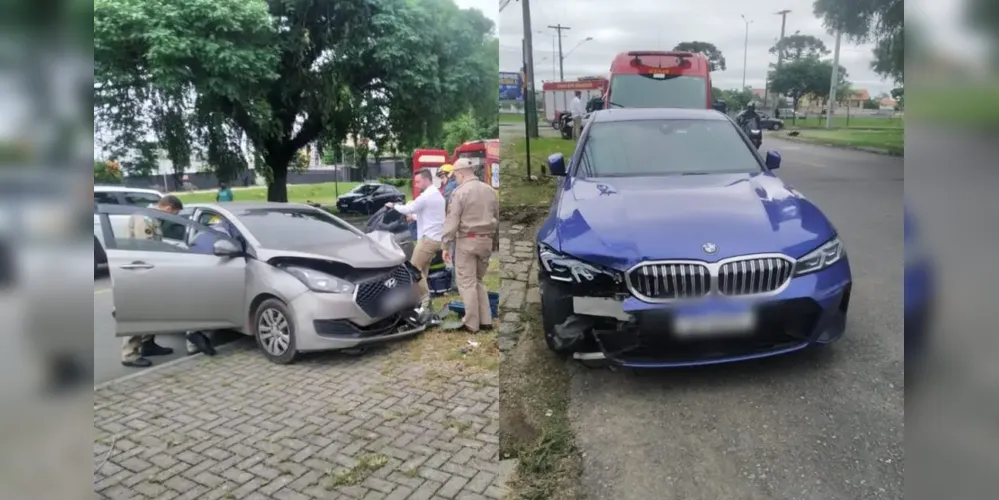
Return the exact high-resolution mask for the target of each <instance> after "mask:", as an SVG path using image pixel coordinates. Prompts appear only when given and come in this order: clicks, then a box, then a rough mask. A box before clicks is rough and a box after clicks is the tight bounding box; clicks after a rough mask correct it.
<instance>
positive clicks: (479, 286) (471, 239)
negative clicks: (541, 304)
mask: <svg viewBox="0 0 999 500" xmlns="http://www.w3.org/2000/svg"><path fill="white" fill-rule="evenodd" d="M452 175H454V176H455V177H457V182H458V187H457V189H455V190H454V193H452V195H451V202H450V203H449V204H448V209H447V217H446V219H445V221H444V234H443V237H442V240H443V244H444V261H445V262H451V261H452V259H453V261H454V270H455V273H457V281H458V293H459V294H460V295H461V300H462V302H464V303H465V316H464V318H462V321H461V322H454V323H448V324H445V325H442V327H443V328H444V329H445V330H465V331H467V332H470V333H475V332H478V331H479V330H488V329H490V328H492V323H493V318H492V311H491V310H490V308H489V292H488V291H487V290H486V286H485V284H484V283H483V282H482V280H483V279H484V278H485V276H486V271H488V269H489V257H490V256H492V253H493V251H494V250H496V249H497V247H498V245H499V197H498V196H497V195H496V190H495V189H493V188H492V186H490V185H489V184H486V183H485V182H482V181H481V180H479V178H478V177H477V176H476V175H475V166H474V165H473V164H472V162H471V160H469V159H467V158H462V159H460V160H458V161H456V162H455V163H454V172H453V174H452ZM452 245H454V247H453V248H454V254H453V255H452V253H451V251H450V249H451V248H452Z"/></svg>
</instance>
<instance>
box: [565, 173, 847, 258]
mask: <svg viewBox="0 0 999 500" xmlns="http://www.w3.org/2000/svg"><path fill="white" fill-rule="evenodd" d="M568 182H569V184H568V187H567V188H566V189H565V191H564V192H562V193H561V199H560V200H559V206H558V214H557V216H558V222H557V225H556V231H557V237H558V246H559V248H558V250H560V251H561V252H564V253H566V254H568V255H572V256H575V257H578V258H580V259H583V260H586V261H588V262H592V263H594V264H600V265H603V266H606V267H610V268H613V269H618V270H624V269H627V268H629V267H631V266H633V265H635V264H637V263H639V262H642V261H645V260H657V259H698V260H707V261H716V260H720V259H724V258H727V257H732V256H738V255H746V254H755V253H772V252H780V253H785V254H787V255H790V256H792V257H795V258H797V257H801V256H803V255H804V254H805V253H807V252H809V251H811V250H814V249H815V248H816V247H818V246H819V245H821V244H822V243H824V242H825V241H827V240H829V238H831V237H832V236H833V235H834V234H835V230H834V229H833V227H832V226H831V224H830V223H829V221H828V220H827V219H826V217H825V215H823V214H822V212H820V211H819V209H818V208H817V207H815V205H813V204H812V203H811V202H809V201H808V200H806V199H805V198H804V197H803V196H802V195H801V194H800V193H798V192H796V191H794V190H793V189H792V188H791V187H789V186H787V185H786V184H784V183H783V182H782V181H781V180H780V179H778V178H777V177H776V176H774V175H772V174H767V173H752V174H748V173H747V174H716V175H684V176H681V175H673V176H657V177H629V178H596V179H585V180H578V179H570V180H569V181H568ZM706 243H712V244H714V245H715V246H716V247H717V251H716V253H715V254H713V255H709V254H707V253H706V252H705V251H704V249H703V248H702V247H703V246H704V244H706Z"/></svg>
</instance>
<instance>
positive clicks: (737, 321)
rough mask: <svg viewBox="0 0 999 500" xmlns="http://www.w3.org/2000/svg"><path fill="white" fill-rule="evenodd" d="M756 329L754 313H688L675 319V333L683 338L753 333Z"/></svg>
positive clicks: (678, 315)
mask: <svg viewBox="0 0 999 500" xmlns="http://www.w3.org/2000/svg"><path fill="white" fill-rule="evenodd" d="M755 328H756V314H755V313H754V312H753V311H741V312H714V313H700V312H698V313H686V314H677V315H676V316H675V317H674V319H673V331H674V332H675V333H676V334H677V335H678V336H682V337H710V336H717V335H726V334H728V335H736V334H746V333H750V332H752V331H753V330H754V329H755Z"/></svg>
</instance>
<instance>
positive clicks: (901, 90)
mask: <svg viewBox="0 0 999 500" xmlns="http://www.w3.org/2000/svg"><path fill="white" fill-rule="evenodd" d="M891 98H892V99H895V102H897V103H898V104H897V105H896V107H897V108H898V109H905V87H898V88H894V89H891Z"/></svg>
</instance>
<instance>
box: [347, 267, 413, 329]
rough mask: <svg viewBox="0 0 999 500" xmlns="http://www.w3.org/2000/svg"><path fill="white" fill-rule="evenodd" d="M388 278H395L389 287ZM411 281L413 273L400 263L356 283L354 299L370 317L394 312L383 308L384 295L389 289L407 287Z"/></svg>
mask: <svg viewBox="0 0 999 500" xmlns="http://www.w3.org/2000/svg"><path fill="white" fill-rule="evenodd" d="M390 279H395V286H393V287H391V288H389V287H388V286H387V285H386V282H388V281H389V280H390ZM412 283H413V275H412V274H411V273H410V272H409V269H407V268H406V266H405V265H401V266H398V267H396V268H394V269H392V270H391V271H389V272H387V273H385V274H382V275H381V276H378V277H376V278H371V279H369V280H366V281H363V282H361V283H358V284H357V292H356V295H354V301H355V302H356V303H357V305H358V307H360V308H361V310H362V311H364V313H365V314H367V315H368V316H371V317H372V318H377V317H379V316H384V315H386V314H389V313H393V312H396V311H385V310H383V307H382V304H383V302H384V300H383V299H384V298H385V295H386V294H387V293H388V292H389V291H391V290H399V289H409V287H410V285H411V284H412Z"/></svg>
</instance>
